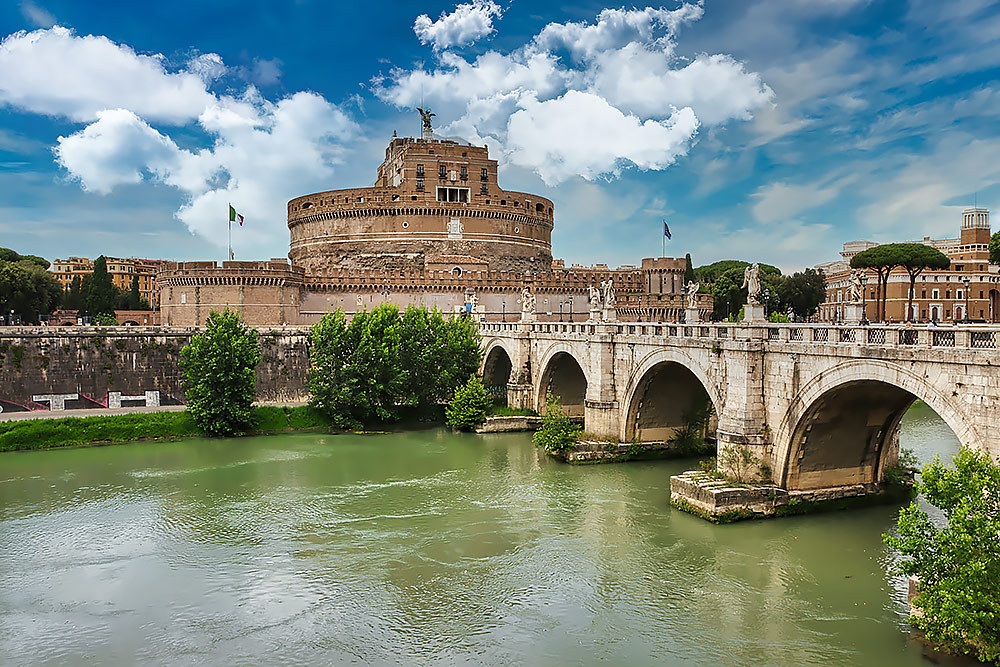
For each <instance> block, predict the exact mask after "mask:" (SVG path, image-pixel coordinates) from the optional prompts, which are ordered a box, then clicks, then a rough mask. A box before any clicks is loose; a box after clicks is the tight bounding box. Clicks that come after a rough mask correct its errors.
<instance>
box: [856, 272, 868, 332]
mask: <svg viewBox="0 0 1000 667" xmlns="http://www.w3.org/2000/svg"><path fill="white" fill-rule="evenodd" d="M858 282H859V283H861V324H862V325H863V326H868V324H869V322H868V300H867V297H868V290H867V289H865V285H867V284H868V274H867V273H862V274H861V275H859V276H858Z"/></svg>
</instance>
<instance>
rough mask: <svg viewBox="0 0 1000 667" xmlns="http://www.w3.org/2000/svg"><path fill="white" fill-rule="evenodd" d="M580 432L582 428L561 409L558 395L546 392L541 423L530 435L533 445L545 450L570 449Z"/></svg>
mask: <svg viewBox="0 0 1000 667" xmlns="http://www.w3.org/2000/svg"><path fill="white" fill-rule="evenodd" d="M582 432H583V428H582V427H580V426H579V425H578V424H574V423H573V421H572V420H571V419H570V418H569V415H567V414H566V411H565V410H563V407H562V405H561V404H560V403H559V397H558V396H553V395H552V394H548V395H547V396H546V398H545V413H544V414H543V415H542V425H541V427H540V428H539V429H538V430H537V431H535V435H534V436H533V437H532V441H533V442H534V443H535V447H541V448H543V449H544V450H545V451H547V452H559V451H562V450H564V449H571V448H572V447H574V446H575V445H576V443H577V440H579V438H580V434H581V433H582Z"/></svg>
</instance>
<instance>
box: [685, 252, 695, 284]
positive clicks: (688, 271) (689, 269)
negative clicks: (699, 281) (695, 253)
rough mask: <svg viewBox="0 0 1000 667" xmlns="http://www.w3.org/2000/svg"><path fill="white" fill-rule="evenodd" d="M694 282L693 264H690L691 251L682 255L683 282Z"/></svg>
mask: <svg viewBox="0 0 1000 667" xmlns="http://www.w3.org/2000/svg"><path fill="white" fill-rule="evenodd" d="M693 282H695V277H694V265H693V264H691V253H687V254H686V255H684V284H685V285H687V284H688V283H693Z"/></svg>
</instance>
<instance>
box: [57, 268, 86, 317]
mask: <svg viewBox="0 0 1000 667" xmlns="http://www.w3.org/2000/svg"><path fill="white" fill-rule="evenodd" d="M62 307H63V308H65V309H67V310H77V311H80V310H83V309H84V305H83V284H82V281H81V280H80V276H73V280H72V281H71V282H70V284H69V289H67V290H66V292H65V293H64V294H63V302H62Z"/></svg>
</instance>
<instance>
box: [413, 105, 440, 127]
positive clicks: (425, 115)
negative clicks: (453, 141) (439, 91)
mask: <svg viewBox="0 0 1000 667" xmlns="http://www.w3.org/2000/svg"><path fill="white" fill-rule="evenodd" d="M417 111H419V112H420V121H421V122H422V123H423V131H424V132H428V133H430V132H433V130H432V129H431V118H433V117H434V116H436V115H437V114H436V113H431V108H430V107H427V108H426V109H421V108H420V107H417Z"/></svg>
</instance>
